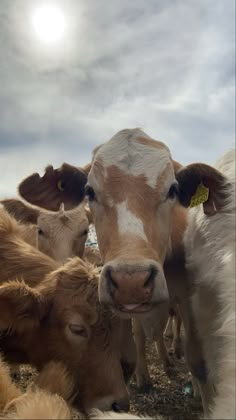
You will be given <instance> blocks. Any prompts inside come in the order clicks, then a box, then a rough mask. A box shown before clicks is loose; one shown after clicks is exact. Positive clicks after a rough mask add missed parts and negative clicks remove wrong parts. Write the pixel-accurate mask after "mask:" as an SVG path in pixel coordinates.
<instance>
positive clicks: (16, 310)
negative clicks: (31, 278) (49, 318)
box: [0, 280, 50, 332]
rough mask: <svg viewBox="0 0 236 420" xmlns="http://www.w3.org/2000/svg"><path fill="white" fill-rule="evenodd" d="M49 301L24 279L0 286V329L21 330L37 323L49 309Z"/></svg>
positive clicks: (35, 325) (28, 328)
mask: <svg viewBox="0 0 236 420" xmlns="http://www.w3.org/2000/svg"><path fill="white" fill-rule="evenodd" d="M49 306H50V305H49V301H48V300H47V299H46V298H45V297H44V296H43V295H42V294H41V293H40V292H39V291H37V290H36V289H32V288H30V287H29V286H27V285H26V284H25V283H24V281H23V280H22V281H18V280H13V281H9V282H7V283H4V284H3V285H2V286H0V329H2V330H5V329H7V330H10V331H11V330H12V331H13V330H14V331H17V332H22V331H25V330H30V329H32V328H35V327H37V326H38V325H39V323H40V321H41V319H43V318H44V317H45V316H46V315H47V313H48V310H49Z"/></svg>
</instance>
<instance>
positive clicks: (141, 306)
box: [116, 303, 152, 313]
mask: <svg viewBox="0 0 236 420" xmlns="http://www.w3.org/2000/svg"><path fill="white" fill-rule="evenodd" d="M116 308H117V309H118V310H119V311H120V312H125V313H140V312H149V311H150V310H151V309H152V304H151V303H131V304H119V305H116Z"/></svg>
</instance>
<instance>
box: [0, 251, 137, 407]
mask: <svg viewBox="0 0 236 420" xmlns="http://www.w3.org/2000/svg"><path fill="white" fill-rule="evenodd" d="M97 280H98V276H97V271H95V270H94V268H93V266H90V265H88V264H86V263H84V262H83V261H82V260H80V259H79V258H74V259H73V260H71V261H70V262H68V263H67V264H66V265H65V266H63V267H61V268H60V269H58V270H56V271H54V272H53V273H51V274H50V275H49V276H48V277H47V280H45V282H43V284H41V285H40V287H38V288H37V289H32V288H30V287H28V286H27V285H26V284H25V283H24V282H20V281H13V282H9V283H5V284H4V285H2V286H1V287H0V307H1V313H0V328H1V329H3V330H10V331H11V334H10V335H9V334H5V335H4V336H3V337H1V341H0V345H1V350H2V351H3V352H4V354H5V357H6V360H8V361H12V362H18V363H31V364H33V365H34V366H36V367H37V368H38V369H39V370H42V369H43V367H44V366H45V365H46V364H48V363H49V362H50V361H59V362H61V363H63V365H64V366H65V368H66V369H67V370H68V372H69V374H70V375H72V378H73V383H74V394H77V396H76V399H75V403H76V404H77V405H78V406H79V407H80V408H82V409H83V410H85V411H87V410H89V409H91V408H92V407H98V408H100V409H112V407H113V406H114V404H115V405H117V406H118V407H121V409H122V408H125V407H126V408H128V404H129V400H128V393H127V389H126V384H125V380H124V375H123V372H122V367H121V361H120V360H121V350H120V347H119V343H120V331H121V329H120V326H121V321H120V320H119V319H118V318H117V317H114V316H112V314H111V312H110V311H108V310H107V309H106V308H105V307H103V306H100V305H99V303H98V293H97Z"/></svg>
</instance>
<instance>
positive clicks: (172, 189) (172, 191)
mask: <svg viewBox="0 0 236 420" xmlns="http://www.w3.org/2000/svg"><path fill="white" fill-rule="evenodd" d="M178 193H179V186H178V184H177V183H176V182H175V183H174V184H172V185H171V186H170V189H169V191H168V194H167V198H170V199H171V200H174V199H175V198H176V197H177V196H178Z"/></svg>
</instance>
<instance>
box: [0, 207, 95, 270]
mask: <svg viewBox="0 0 236 420" xmlns="http://www.w3.org/2000/svg"><path fill="white" fill-rule="evenodd" d="M1 204H2V206H3V207H4V208H5V209H6V210H7V211H8V212H9V213H10V214H11V215H12V216H14V218H15V219H16V220H17V221H19V222H21V226H22V229H23V227H24V234H25V237H24V239H25V240H26V242H28V243H30V244H31V245H34V246H37V248H38V249H39V250H40V251H42V252H44V253H45V254H47V255H49V256H50V257H52V258H53V259H55V260H57V261H60V262H64V261H65V260H66V259H67V258H69V257H72V256H79V257H82V256H83V254H84V251H85V242H86V239H87V235H88V230H89V224H90V222H91V216H90V212H89V210H88V209H87V208H86V203H85V202H83V203H81V204H80V205H79V206H77V207H76V208H75V209H73V210H70V211H65V210H64V204H63V203H61V205H60V207H59V210H58V211H57V212H50V211H46V210H43V209H40V208H36V207H32V206H30V205H28V204H26V203H24V202H23V201H21V200H19V199H6V200H2V201H1Z"/></svg>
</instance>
